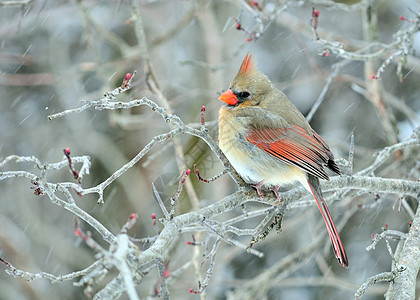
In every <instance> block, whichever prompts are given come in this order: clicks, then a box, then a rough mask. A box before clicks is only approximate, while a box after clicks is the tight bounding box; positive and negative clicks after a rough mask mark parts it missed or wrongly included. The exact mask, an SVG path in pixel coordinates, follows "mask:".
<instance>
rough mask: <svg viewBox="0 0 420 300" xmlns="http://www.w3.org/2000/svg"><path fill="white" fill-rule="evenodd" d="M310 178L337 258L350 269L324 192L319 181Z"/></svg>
mask: <svg viewBox="0 0 420 300" xmlns="http://www.w3.org/2000/svg"><path fill="white" fill-rule="evenodd" d="M308 177H309V178H308V185H309V187H310V189H311V193H312V195H313V196H314V198H315V201H316V204H317V205H318V208H319V210H320V212H321V215H322V218H323V219H324V222H325V226H326V227H327V231H328V235H329V236H330V239H331V243H332V246H333V250H334V254H335V257H336V258H337V259H338V262H339V263H340V265H342V266H343V267H345V268H348V267H349V262H348V260H347V255H346V251H345V250H344V246H343V243H342V242H341V239H340V236H339V235H338V231H337V228H336V227H335V224H334V221H333V219H332V217H331V214H330V211H329V210H328V207H327V203H325V201H324V199H323V197H322V192H321V189H320V188H319V179H318V178H317V177H315V176H312V175H309V176H308Z"/></svg>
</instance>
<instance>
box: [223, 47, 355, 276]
mask: <svg viewBox="0 0 420 300" xmlns="http://www.w3.org/2000/svg"><path fill="white" fill-rule="evenodd" d="M219 100H222V101H223V102H225V103H226V104H225V105H224V106H223V107H222V108H221V109H220V113H219V146H220V149H222V151H223V153H224V154H225V155H226V157H227V158H228V160H229V162H230V163H231V164H232V166H233V167H234V168H235V170H236V171H237V172H238V173H239V174H240V175H241V177H242V178H243V179H244V180H245V181H246V182H247V183H250V184H253V185H254V186H255V188H256V189H257V192H258V195H259V196H260V197H262V193H261V188H262V187H263V186H265V187H269V188H272V189H273V191H274V193H275V194H276V195H277V198H278V200H280V196H279V194H278V191H277V190H278V188H279V187H280V186H281V185H285V184H293V183H295V182H300V183H301V184H302V185H303V186H304V187H305V188H306V189H307V190H308V191H309V192H310V193H312V195H313V196H314V198H315V200H316V203H317V205H318V208H319V210H320V211H321V214H322V217H323V218H324V221H325V225H326V226H327V230H328V234H329V236H330V238H331V243H332V245H333V250H334V254H335V256H336V257H337V259H338V262H339V263H340V264H341V265H342V266H343V267H346V268H347V267H348V261H347V255H346V251H345V250H344V247H343V244H342V242H341V239H340V237H339V235H338V231H337V229H336V227H335V225H334V222H333V219H332V217H331V214H330V212H329V211H328V207H327V204H326V203H325V201H324V199H323V198H322V193H321V189H320V187H319V178H322V179H326V180H329V177H328V174H327V173H326V172H325V170H324V166H326V167H327V168H329V169H330V170H332V171H333V172H335V173H337V174H341V172H340V169H339V168H338V166H337V165H336V163H335V162H334V156H333V154H332V152H331V150H330V148H329V147H328V145H327V144H326V143H325V142H324V140H323V139H322V138H321V137H320V136H319V135H318V134H317V133H316V132H315V131H314V130H313V129H312V128H311V126H310V125H309V124H308V122H307V121H306V119H305V117H304V116H303V115H302V114H301V113H300V112H299V110H298V109H297V108H296V107H295V106H294V105H293V104H292V103H291V102H290V101H289V99H287V97H286V96H285V95H284V94H283V93H282V92H281V91H279V90H278V89H277V88H275V87H274V86H273V85H272V83H271V81H270V80H269V79H268V77H267V76H266V75H264V74H263V73H261V72H259V71H258V70H257V68H256V66H255V64H254V62H253V61H252V56H251V55H249V54H248V55H247V56H246V57H245V59H244V60H243V62H242V65H241V67H240V69H239V72H238V74H237V75H236V77H235V78H234V79H233V81H232V83H231V84H230V88H229V89H228V90H227V91H226V92H224V93H223V94H222V95H221V96H220V97H219Z"/></svg>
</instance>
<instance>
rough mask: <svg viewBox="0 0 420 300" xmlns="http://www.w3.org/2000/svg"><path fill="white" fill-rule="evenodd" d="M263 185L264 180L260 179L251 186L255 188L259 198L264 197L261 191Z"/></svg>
mask: <svg viewBox="0 0 420 300" xmlns="http://www.w3.org/2000/svg"><path fill="white" fill-rule="evenodd" d="M263 185H264V180H261V181H260V182H259V183H258V184H256V185H253V187H254V188H255V189H256V190H257V194H258V197H260V198H261V199H262V198H264V196H263V193H262V191H261V187H262V186H263Z"/></svg>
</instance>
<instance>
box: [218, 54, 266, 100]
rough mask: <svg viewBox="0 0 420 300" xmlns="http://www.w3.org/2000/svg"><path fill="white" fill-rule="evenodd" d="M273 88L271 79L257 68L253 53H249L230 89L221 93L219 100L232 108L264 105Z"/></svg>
mask: <svg viewBox="0 0 420 300" xmlns="http://www.w3.org/2000/svg"><path fill="white" fill-rule="evenodd" d="M272 90H273V88H272V85H271V81H270V79H268V77H267V76H265V75H264V74H263V73H261V72H260V71H258V70H257V66H256V65H255V63H254V61H253V60H252V54H247V55H246V56H245V58H244V60H243V61H242V65H241V67H240V68H239V71H238V74H237V75H236V76H235V78H234V79H233V81H232V82H231V84H230V87H229V89H228V90H227V91H225V92H224V93H223V94H222V95H220V97H219V100H222V101H223V102H225V103H226V104H227V107H230V108H234V107H246V106H259V105H264V103H263V102H264V100H265V99H266V98H267V97H266V96H268V94H269V93H270V92H271V91H272Z"/></svg>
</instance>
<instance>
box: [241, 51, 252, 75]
mask: <svg viewBox="0 0 420 300" xmlns="http://www.w3.org/2000/svg"><path fill="white" fill-rule="evenodd" d="M253 69H255V63H254V62H253V60H252V54H249V53H248V54H247V55H246V56H245V58H244V60H243V61H242V65H241V68H240V69H239V74H244V73H248V72H250V71H251V70H253Z"/></svg>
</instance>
